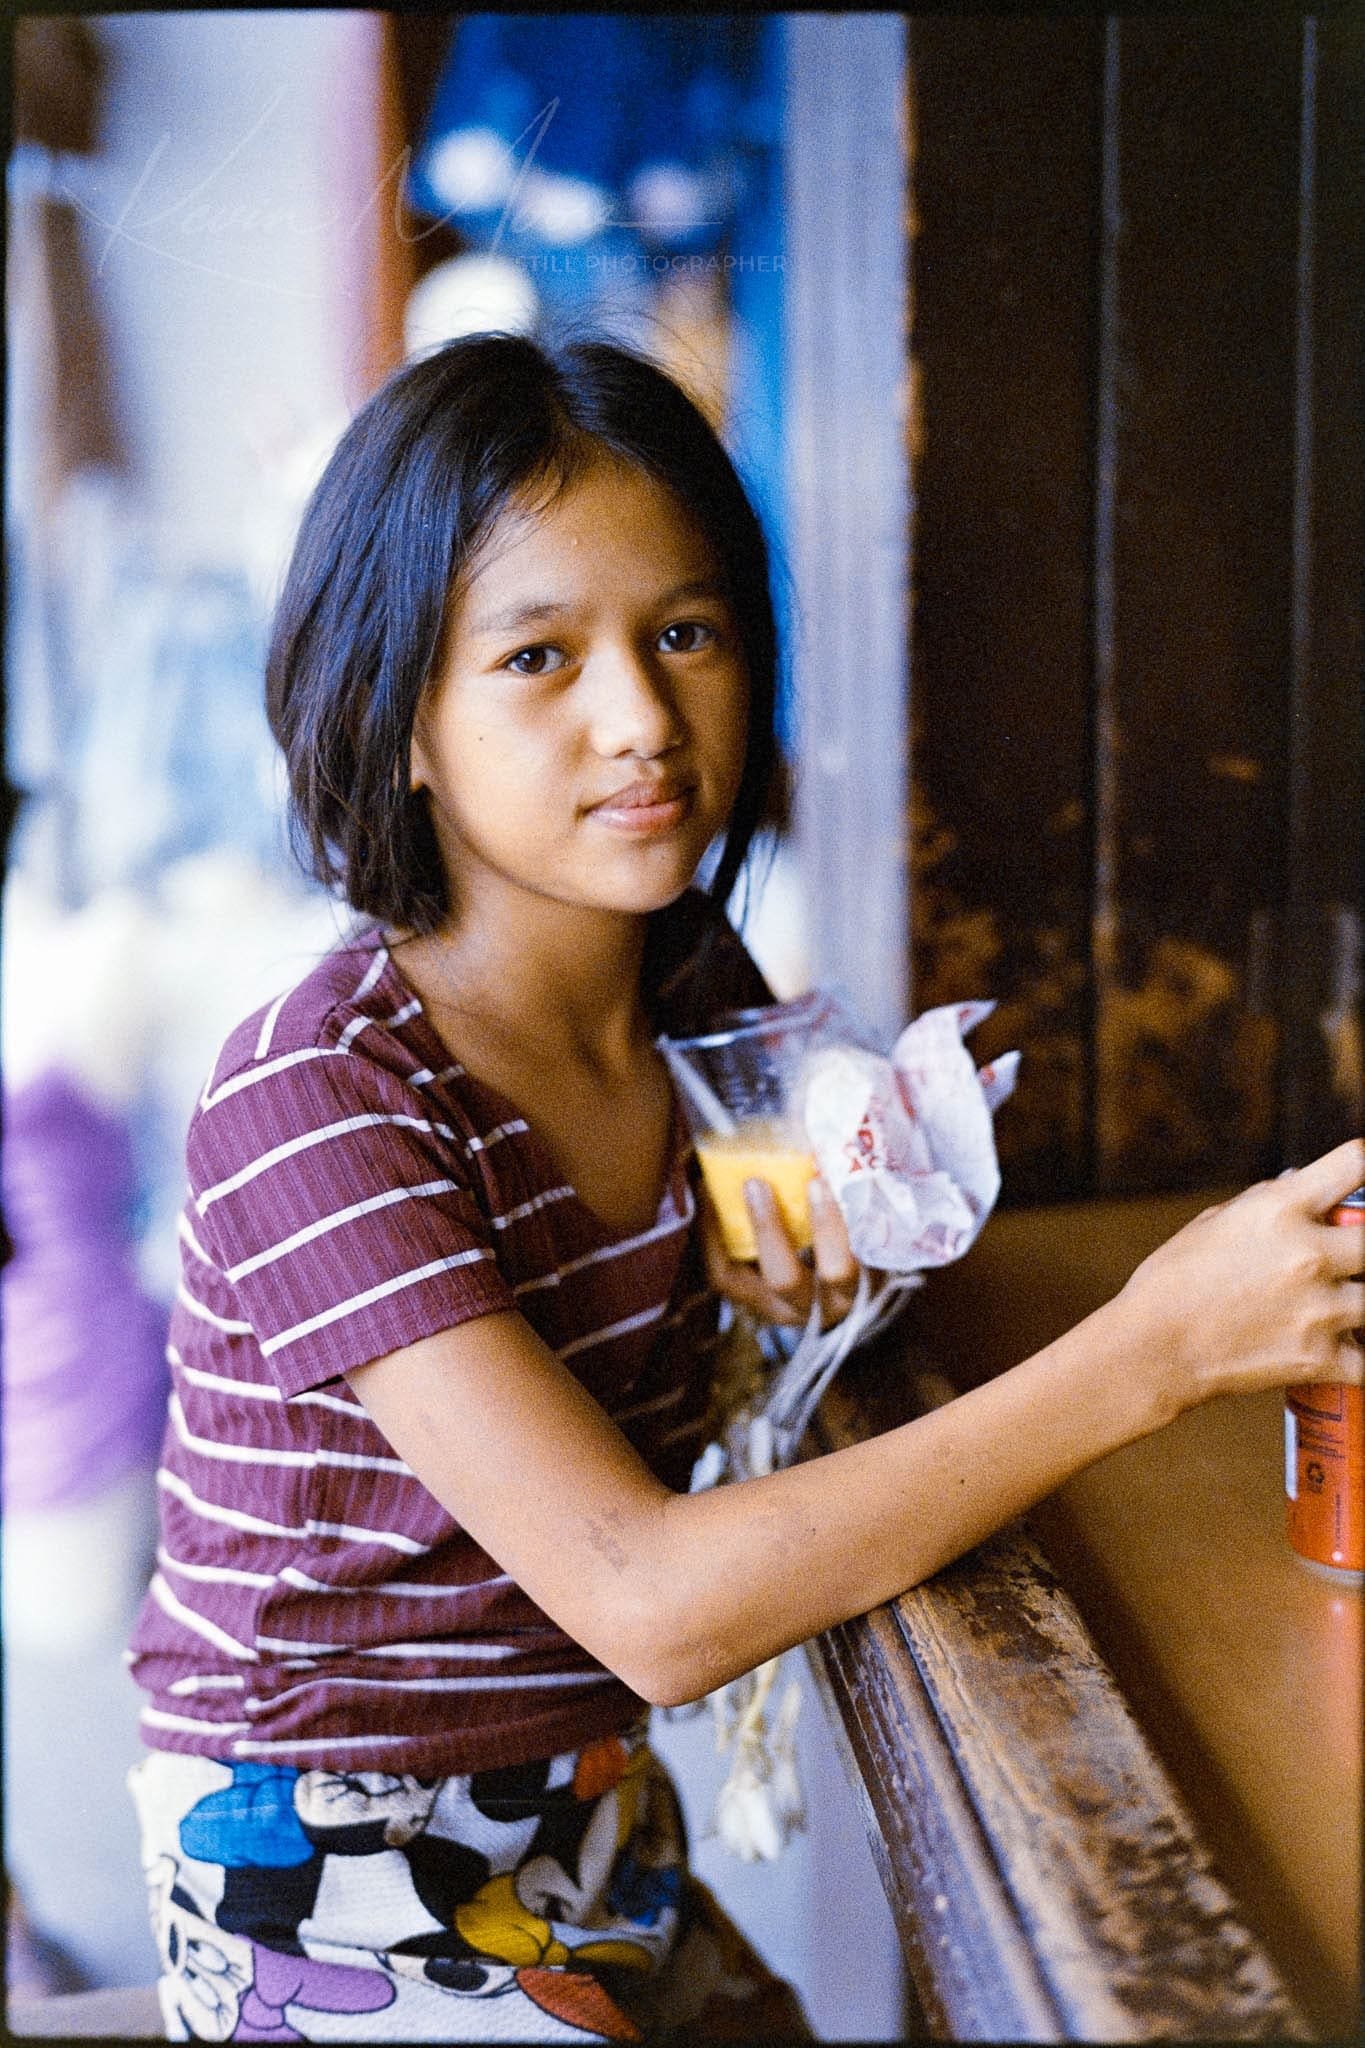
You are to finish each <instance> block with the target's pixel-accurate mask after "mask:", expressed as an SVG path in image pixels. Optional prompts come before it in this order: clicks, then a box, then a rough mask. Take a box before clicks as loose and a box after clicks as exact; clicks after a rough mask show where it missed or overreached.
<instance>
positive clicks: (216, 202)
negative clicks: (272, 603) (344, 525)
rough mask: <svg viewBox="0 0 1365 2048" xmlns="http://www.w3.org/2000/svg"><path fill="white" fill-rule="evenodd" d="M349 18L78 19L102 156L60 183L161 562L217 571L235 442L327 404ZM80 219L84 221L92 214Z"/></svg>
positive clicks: (336, 392)
mask: <svg viewBox="0 0 1365 2048" xmlns="http://www.w3.org/2000/svg"><path fill="white" fill-rule="evenodd" d="M356 21H357V17H354V16H347V15H345V14H342V13H336V12H308V13H291V12H287V11H286V12H280V13H273V14H267V13H241V14H238V13H224V14H209V13H185V14H125V15H104V16H98V17H95V18H93V21H92V26H93V27H94V29H95V30H96V33H97V34H98V36H99V39H100V41H101V43H102V44H103V46H104V47H105V49H106V51H107V53H108V57H109V62H110V66H111V72H112V76H111V81H110V91H109V98H108V118H107V121H106V125H105V130H104V147H103V150H102V153H101V156H100V158H99V160H98V163H97V165H96V166H95V168H94V169H93V171H92V172H91V173H90V174H89V175H88V176H82V177H81V178H80V180H79V187H78V189H79V195H80V198H81V200H82V202H83V205H84V208H85V209H86V225H87V231H88V236H89V241H88V248H89V253H90V260H91V263H92V266H93V267H94V268H95V269H96V272H97V275H98V279H99V284H100V287H101V291H102V295H103V298H104V303H105V307H106V309H107V316H108V320H109V325H110V334H111V343H112V351H113V357H114V365H115V375H116V382H117V386H118V389H119V392H120V394H121V397H122V399H123V402H124V410H125V413H126V423H127V428H128V432H129V438H130V440H131V442H132V447H133V452H134V457H135V461H136V465H137V490H136V494H135V495H136V499H137V500H138V501H140V505H141V507H142V508H144V509H145V513H146V516H147V519H148V523H149V527H150V530H151V534H152V537H153V538H154V541H155V543H156V544H157V546H158V547H159V548H161V549H164V551H165V554H166V556H167V557H168V558H171V559H179V560H186V561H209V562H217V561H220V560H229V561H235V560H237V559H239V557H240V542H241V536H242V533H243V530H244V527H245V526H246V523H247V519H248V510H249V507H250V506H251V504H252V500H253V498H254V497H255V496H256V494H257V491H258V489H259V483H258V475H259V472H258V469H257V466H256V463H255V461H254V459H253V456H252V452H251V450H252V439H253V436H255V437H258V438H259V437H261V436H266V437H268V436H269V435H270V434H271V433H272V432H275V431H278V430H281V429H287V428H289V427H291V426H292V427H294V428H297V430H299V431H300V432H308V431H309V430H310V429H316V428H317V427H319V426H321V425H323V424H324V423H325V422H326V421H327V419H328V418H329V417H331V416H334V415H335V414H336V413H337V412H338V411H339V410H341V409H343V408H345V407H346V403H347V394H346V391H345V389H344V371H343V363H342V355H343V352H344V349H343V343H344V338H345V333H346V324H345V321H344V319H343V318H342V317H341V316H342V313H343V311H344V308H342V306H341V305H340V303H339V301H340V295H341V289H342V284H341V280H340V278H339V275H338V265H337V254H338V251H339V250H344V249H345V248H346V247H347V233H348V229H349V226H350V223H351V220H352V219H353V215H354V207H353V202H352V200H351V197H350V188H349V186H348V185H347V182H346V180H345V177H344V175H343V174H342V171H341V167H340V164H339V161H338V149H337V142H338V137H339V132H340V123H341V121H342V120H347V121H348V122H349V125H351V126H353V127H354V128H355V129H357V130H360V131H362V132H363V128H364V122H363V119H362V118H361V115H360V110H359V109H357V108H346V107H345V106H344V105H339V104H338V98H339V95H341V94H344V91H345V81H346V71H347V62H348V57H349V55H350V52H351V49H352V47H353V44H354V38H355V34H356ZM94 216H97V218H96V217H94Z"/></svg>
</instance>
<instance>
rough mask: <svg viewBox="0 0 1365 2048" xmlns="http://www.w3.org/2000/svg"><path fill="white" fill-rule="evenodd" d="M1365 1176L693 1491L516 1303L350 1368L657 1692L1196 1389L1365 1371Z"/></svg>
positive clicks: (998, 1514) (434, 1482)
mask: <svg viewBox="0 0 1365 2048" xmlns="http://www.w3.org/2000/svg"><path fill="white" fill-rule="evenodd" d="M1362 1182H1365V1143H1363V1142H1362V1141H1361V1140H1358V1139H1356V1140H1352V1141H1350V1142H1349V1143H1348V1144H1346V1145H1342V1146H1339V1147H1338V1148H1337V1149H1336V1150H1335V1151H1334V1152H1330V1153H1328V1154H1327V1155H1326V1157H1325V1158H1323V1159H1320V1160H1318V1161H1316V1162H1315V1163H1314V1164H1313V1165H1311V1166H1307V1167H1304V1168H1302V1169H1301V1170H1299V1171H1298V1172H1296V1173H1292V1174H1289V1175H1286V1176H1284V1177H1282V1178H1281V1179H1279V1180H1276V1181H1268V1182H1262V1183H1260V1184H1258V1185H1257V1186H1255V1187H1253V1188H1250V1189H1248V1190H1247V1191H1246V1192H1245V1193H1244V1194H1242V1195H1239V1196H1238V1197H1237V1198H1236V1199H1235V1200H1234V1201H1231V1202H1227V1203H1223V1204H1221V1205H1219V1206H1218V1207H1216V1208H1213V1209H1209V1210H1206V1211H1205V1212H1204V1213H1203V1214H1202V1215H1201V1216H1199V1217H1197V1218H1196V1219H1195V1220H1194V1222H1193V1223H1191V1224H1189V1225H1187V1226H1186V1228H1185V1229H1184V1230H1182V1231H1180V1232H1179V1233H1178V1234H1177V1236H1175V1237H1174V1238H1172V1239H1171V1240H1170V1241H1169V1242H1168V1243H1167V1244H1165V1245H1163V1246H1161V1247H1160V1249H1159V1250H1158V1251H1156V1252H1155V1253H1153V1255H1152V1256H1151V1257H1150V1258H1149V1259H1147V1260H1145V1261H1144V1262H1143V1264H1142V1265H1141V1266H1140V1267H1139V1268H1138V1269H1137V1271H1136V1273H1134V1275H1133V1277H1132V1279H1131V1280H1130V1281H1129V1282H1128V1284H1127V1285H1126V1286H1125V1287H1124V1288H1123V1289H1122V1291H1121V1292H1120V1293H1119V1294H1118V1295H1116V1296H1115V1297H1114V1299H1113V1300H1112V1301H1110V1302H1107V1303H1106V1304H1105V1305H1104V1307H1103V1308H1101V1309H1098V1310H1097V1311H1096V1312H1095V1313H1094V1314H1093V1315H1091V1316H1088V1317H1087V1318H1086V1319H1085V1321H1084V1322H1082V1323H1079V1324H1078V1325H1077V1326H1076V1327H1075V1328H1074V1329H1073V1330H1070V1331H1068V1332H1067V1333H1066V1335H1065V1336H1063V1337H1061V1338H1059V1339H1058V1340H1057V1342H1056V1343H1055V1344H1050V1345H1048V1346H1047V1347H1046V1349H1045V1350H1043V1351H1040V1352H1038V1353H1037V1354H1036V1355H1035V1356H1034V1357H1032V1358H1030V1359H1027V1360H1026V1361H1025V1362H1024V1363H1023V1364H1022V1365H1018V1366H1015V1367H1014V1368H1013V1369H1012V1370H1011V1371H1009V1372H1006V1373H1003V1374H1001V1375H1000V1377H999V1378H997V1379H994V1380H991V1381H989V1382H988V1383H987V1384H986V1385H984V1386H981V1387H977V1388H975V1389H974V1390H973V1391H972V1392H970V1393H967V1394H964V1395H962V1396H961V1397H960V1398H959V1399H958V1400H955V1401H953V1402H950V1403H949V1404H947V1405H946V1406H945V1407H942V1408H939V1409H936V1410H935V1411H934V1412H933V1413H932V1414H929V1415H925V1416H922V1417H920V1418H918V1419H917V1420H915V1421H913V1422H909V1423H906V1424H904V1425H903V1426H902V1427H900V1428H898V1429H893V1430H888V1431H887V1432H886V1433H885V1434H884V1435H882V1436H878V1437H874V1438H871V1439H869V1440H868V1441H867V1442H865V1443H861V1444H857V1445H854V1446H851V1447H850V1448H848V1449H846V1450H841V1451H835V1452H832V1453H830V1454H829V1455H827V1456H825V1457H822V1458H816V1459H812V1460H810V1461H809V1462H808V1463H805V1464H802V1465H798V1466H794V1467H792V1468H791V1469H790V1470H787V1471H783V1472H777V1473H774V1474H772V1475H771V1476H770V1477H767V1478H762V1479H752V1480H747V1481H745V1482H743V1483H742V1484H739V1485H733V1486H722V1487H717V1488H714V1489H713V1490H711V1491H710V1492H706V1493H701V1494H674V1493H672V1492H670V1490H669V1489H668V1488H666V1487H665V1486H663V1485H662V1484H661V1482H660V1481H658V1480H657V1479H656V1478H655V1477H654V1476H653V1474H652V1473H651V1472H650V1471H649V1469H648V1467H647V1466H646V1465H645V1464H644V1463H643V1461H642V1460H641V1459H640V1458H639V1456H638V1455H637V1454H636V1452H635V1451H634V1450H633V1449H632V1447H631V1446H630V1445H629V1444H628V1443H627V1442H626V1439H625V1438H624V1436H623V1435H622V1434H621V1432H620V1431H619V1430H618V1429H617V1428H616V1426H615V1425H614V1424H613V1423H612V1422H611V1421H610V1419H609V1418H608V1417H607V1415H606V1414H605V1413H604V1411H603V1410H602V1409H601V1407H600V1406H599V1405H598V1404H597V1402H596V1401H594V1400H593V1399H592V1397H591V1396H590V1395H589V1394H588V1393H586V1392H585V1390H584V1389H583V1388H582V1387H581V1386H580V1385H579V1383H578V1382H577V1380H575V1379H574V1377H573V1375H572V1374H571V1373H570V1372H569V1370H568V1369H567V1367H565V1366H564V1365H563V1364H562V1363H561V1362H560V1361H559V1360H558V1359H557V1358H556V1357H555V1355H554V1353H553V1352H552V1351H550V1350H549V1348H548V1347H547V1346H546V1345H544V1344H543V1343H542V1342H541V1340H540V1339H539V1338H538V1337H537V1336H536V1334H535V1333H534V1331H532V1329H531V1328H530V1326H529V1325H528V1324H527V1323H526V1322H525V1321H524V1320H523V1318H522V1317H520V1316H519V1315H517V1314H515V1313H510V1312H509V1313H503V1314H494V1315H487V1316H482V1317H479V1318H477V1319H475V1320H473V1321H471V1322H466V1323H463V1324H461V1325H459V1326H458V1327H457V1328H454V1329H451V1330H446V1331H442V1332H440V1333H439V1334H438V1335H436V1336H433V1337H429V1338H426V1339H424V1340H423V1341H422V1342H420V1343H418V1344H414V1345H410V1346H408V1347H407V1348H405V1349H404V1350H402V1351H398V1352H394V1353H391V1354H390V1355H389V1356H388V1357H387V1358H382V1359H376V1360H374V1361H372V1362H371V1363H370V1364H368V1365H365V1366H362V1367H360V1368H358V1369H356V1370H355V1371H353V1372H352V1373H351V1374H350V1375H349V1377H350V1380H351V1382H352V1385H353V1386H354V1388H355V1390H356V1393H357V1394H358V1396H359V1398H360V1399H361V1400H362V1401H363V1402H364V1403H365V1405H366V1406H367V1407H368V1408H369V1409H370V1411H371V1413H372V1414H373V1416H374V1418H375V1420H376V1422H377V1423H378V1425H379V1427H380V1429H381V1430H383V1432H384V1433H385V1435H386V1436H387V1437H388V1438H389V1440H390V1441H391V1442H392V1444H393V1445H394V1447H395V1448H396V1449H397V1450H398V1452H399V1453H400V1455H401V1456H402V1457H403V1458H405V1459H406V1460H407V1462H408V1463H409V1464H410V1465H411V1466H412V1468H413V1470H414V1471H415V1472H416V1473H417V1474H418V1476H419V1477H420V1478H421V1479H422V1481H423V1483H424V1484H425V1485H426V1486H427V1487H428V1489H429V1490H430V1491H431V1492H432V1493H434V1494H435V1495H436V1497H437V1498H438V1499H439V1500H440V1501H442V1503H443V1504H444V1505H445V1506H446V1508H447V1509H448V1510H449V1511H450V1513H451V1514H453V1515H454V1516H455V1517H456V1519H457V1520H458V1521H459V1522H460V1523H461V1524H462V1525H463V1526H464V1527H465V1528H467V1529H468V1530H469V1531H470V1532H471V1534H473V1535H474V1537H475V1538H476V1540H477V1541H478V1542H479V1543H481V1544H482V1545H483V1547H484V1548H485V1549H486V1550H487V1551H488V1552H489V1554H490V1556H492V1557H494V1558H495V1559H496V1560H497V1561H498V1562H499V1563H500V1564H501V1565H502V1567H503V1568H504V1569H505V1570H506V1571H508V1572H510V1573H511V1575H512V1576H513V1577H514V1578H515V1579H516V1580H517V1581H518V1583H519V1584H521V1585H522V1586H523V1587H524V1588H525V1589H526V1591H527V1592H528V1593H529V1594H530V1595H531V1597H532V1598H533V1599H534V1600H535V1601H536V1602H537V1603H538V1604H539V1605H540V1606H541V1607H543V1608H544V1610H545V1612H546V1613H547V1614H549V1615H550V1616H551V1617H552V1618H553V1619H554V1620H556V1621H557V1622H558V1623H559V1624H560V1626H561V1627H562V1628H564V1629H565V1630H566V1631H567V1633H568V1634H569V1635H571V1636H572V1637H574V1638H575V1640H577V1641H578V1642H580V1643H582V1644H583V1645H584V1647H585V1648H586V1649H588V1650H589V1651H590V1652H591V1653H592V1654H593V1655H594V1656H596V1657H597V1658H598V1659H599V1660H600V1661H601V1662H602V1663H603V1664H605V1665H606V1666H607V1667H608V1668H609V1669H611V1670H613V1671H615V1672H616V1673H617V1674H618V1675H619V1676H620V1677H621V1678H623V1679H624V1680H625V1682H626V1683H627V1684H628V1685H630V1686H631V1687H632V1688H633V1690H635V1691H636V1692H638V1693H640V1694H641V1695H642V1696H643V1697H644V1698H646V1699H648V1700H651V1701H653V1702H655V1703H656V1704H659V1705H672V1704H675V1703H678V1702H681V1701H683V1700H690V1699H695V1698H696V1697H698V1696H699V1695H700V1694H702V1693H704V1692H707V1691H710V1690H711V1689H712V1688H714V1687H715V1686H717V1685H720V1684H722V1683H724V1682H725V1681H726V1680H728V1679H730V1678H734V1677H736V1676H738V1675H739V1673H741V1672H743V1671H747V1670H750V1669H752V1668H753V1667H754V1666H755V1665H756V1664H759V1663H761V1662H762V1661H763V1660H764V1659H765V1658H767V1657H770V1656H773V1655H775V1654H777V1653H778V1652H779V1651H781V1650H784V1649H787V1648H789V1647H790V1646H791V1645H792V1644H794V1643H798V1642H802V1641H804V1640H806V1638H808V1637H809V1636H812V1635H815V1634H818V1633H819V1632H820V1631H821V1630H822V1629H825V1628H828V1627H831V1626H832V1625H834V1624H835V1623H837V1622H840V1621H845V1620H847V1619H849V1618H850V1617H851V1616H853V1615H855V1614H861V1613H865V1612H866V1611H867V1610H868V1609H869V1608H872V1607H875V1606H878V1605H880V1604H881V1603H882V1602H883V1601H885V1600H888V1599H890V1598H892V1597H894V1595H896V1594H897V1593H900V1592H903V1591H905V1590H906V1589H907V1588H908V1587H910V1586H912V1585H914V1584H916V1583H917V1582H918V1581H919V1580H921V1579H923V1578H926V1577H928V1576H929V1575H930V1574H931V1573H933V1572H935V1571H937V1570H938V1569H939V1568H940V1567H941V1566H943V1565H945V1564H947V1563H949V1562H951V1560H952V1559H953V1558H955V1557H958V1556H960V1555H961V1553H962V1552H963V1551H965V1550H968V1549H970V1548H971V1547H972V1546H973V1545H974V1544H976V1543H978V1542H980V1541H981V1540H982V1539H983V1538H984V1537H986V1536H987V1535H989V1534H991V1533H992V1532H993V1531H994V1530H996V1529H998V1528H999V1527H1000V1526H1001V1525H1002V1524H1003V1523H1005V1522H1007V1521H1009V1520H1010V1519H1011V1518H1012V1517H1013V1516H1014V1515H1016V1514H1018V1513H1020V1512H1021V1511H1022V1510H1024V1509H1025V1508H1027V1507H1030V1506H1031V1505H1033V1504H1034V1503H1035V1502H1036V1501H1038V1500H1040V1499H1041V1498H1042V1497H1043V1496H1044V1495H1045V1494H1047V1493H1050V1492H1051V1491H1052V1490H1053V1489H1054V1488H1055V1487H1056V1486H1058V1485H1060V1484H1061V1483H1062V1481H1064V1480H1065V1479H1067V1478H1069V1477H1070V1476H1071V1475H1072V1474H1073V1473H1075V1472H1078V1471H1080V1470H1081V1469H1082V1468H1083V1467H1084V1466H1086V1465H1089V1464H1092V1463H1093V1462H1094V1461H1095V1460H1096V1459H1098V1458H1102V1457H1104V1456H1106V1455H1107V1454H1108V1453H1109V1452H1110V1451H1113V1450H1117V1449H1118V1448H1120V1446H1122V1445H1123V1444H1126V1443H1130V1442H1132V1441H1134V1440H1135V1439H1136V1438H1138V1437H1141V1436H1145V1435H1147V1434H1149V1433H1150V1432H1151V1431H1153V1430H1156V1429H1159V1428H1161V1427H1162V1426H1163V1425H1164V1424H1166V1423H1168V1422H1171V1421H1173V1420H1174V1419H1175V1417H1176V1416H1177V1415H1179V1414H1181V1413H1183V1412H1184V1410H1186V1409H1187V1408H1190V1407H1193V1406H1195V1405H1197V1404H1198V1403H1200V1402H1202V1401H1206V1400H1210V1399H1212V1398H1214V1397H1215V1396H1217V1395H1220V1394H1230V1393H1248V1392H1254V1391H1256V1390H1258V1389H1261V1388H1265V1387H1270V1386H1282V1385H1289V1384H1296V1383H1303V1382H1305V1381H1313V1380H1342V1381H1348V1382H1350V1383H1352V1384H1355V1385H1359V1384H1361V1379H1362V1354H1361V1349H1360V1345H1359V1342H1358V1341H1357V1340H1356V1339H1355V1338H1354V1337H1353V1334H1352V1333H1353V1331H1355V1330H1357V1329H1358V1328H1359V1327H1360V1326H1361V1325H1362V1324H1365V1286H1362V1284H1361V1283H1360V1280H1359V1279H1358V1278H1355V1277H1352V1276H1356V1275H1358V1273H1359V1269H1360V1266H1361V1240H1360V1236H1359V1234H1358V1233H1357V1232H1356V1231H1354V1230H1350V1229H1344V1228H1338V1227H1333V1226H1331V1225H1329V1224H1327V1223H1325V1222H1324V1221H1322V1220H1321V1219H1322V1218H1323V1217H1324V1216H1325V1215H1326V1213H1327V1212H1328V1211H1329V1210H1330V1209H1331V1208H1332V1207H1333V1205H1334V1204H1335V1203H1336V1202H1338V1201H1339V1200H1340V1199H1341V1198H1342V1197H1343V1196H1344V1195H1345V1194H1347V1193H1349V1192H1350V1190H1351V1189H1352V1188H1355V1187H1358V1186H1360V1185H1361V1183H1362Z"/></svg>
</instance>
